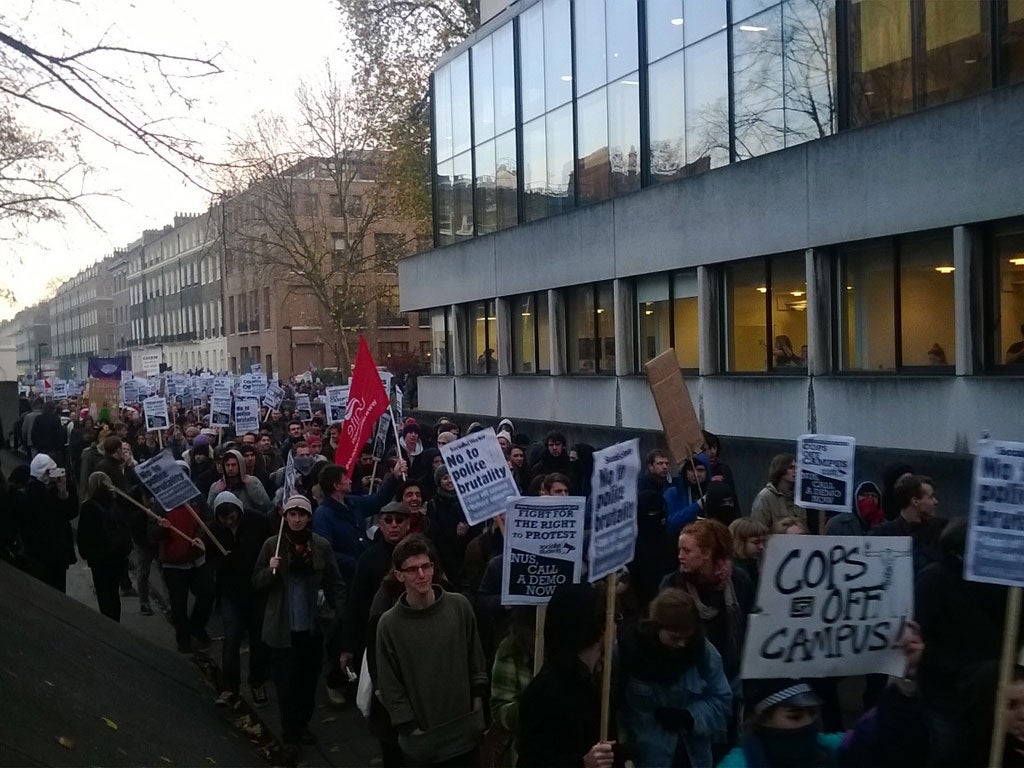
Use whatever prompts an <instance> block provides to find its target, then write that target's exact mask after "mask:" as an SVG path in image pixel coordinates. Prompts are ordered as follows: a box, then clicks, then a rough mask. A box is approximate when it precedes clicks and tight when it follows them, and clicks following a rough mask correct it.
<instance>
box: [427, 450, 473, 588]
mask: <svg viewBox="0 0 1024 768" xmlns="http://www.w3.org/2000/svg"><path fill="white" fill-rule="evenodd" d="M434 477H435V485H436V486H437V491H436V492H435V494H434V498H432V499H431V500H430V501H428V502H427V518H428V519H429V520H430V539H431V541H433V542H434V546H435V547H437V553H438V555H439V556H440V558H441V562H442V563H443V565H444V572H445V573H446V574H447V575H448V578H449V579H450V580H451V581H453V582H456V583H458V582H460V581H461V576H462V563H463V560H464V559H465V556H466V546H467V545H468V544H469V542H470V540H471V539H473V538H474V537H475V536H477V535H478V534H479V533H481V532H482V531H483V526H482V525H478V526H470V524H469V523H468V522H467V520H466V514H465V512H463V511H462V504H461V503H460V502H459V497H458V495H456V493H455V484H454V483H453V482H452V477H451V475H450V474H449V472H448V467H446V466H444V465H442V466H440V467H438V469H437V471H436V472H435V473H434Z"/></svg>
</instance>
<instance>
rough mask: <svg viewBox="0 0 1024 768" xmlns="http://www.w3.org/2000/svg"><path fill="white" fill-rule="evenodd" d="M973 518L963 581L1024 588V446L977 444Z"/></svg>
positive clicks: (971, 518) (971, 508) (971, 519)
mask: <svg viewBox="0 0 1024 768" xmlns="http://www.w3.org/2000/svg"><path fill="white" fill-rule="evenodd" d="M969 518H970V528H969V529H968V533H967V555H966V567H965V568H964V578H965V579H968V580H970V581H985V582H988V583H990V584H1005V585H1007V586H1010V587H1021V586H1024V558H1022V557H1021V551H1022V548H1024V443H1011V442H1005V441H1000V440H982V441H981V442H979V443H978V448H977V452H976V454H975V457H974V482H973V483H972V485H971V507H970V515H969Z"/></svg>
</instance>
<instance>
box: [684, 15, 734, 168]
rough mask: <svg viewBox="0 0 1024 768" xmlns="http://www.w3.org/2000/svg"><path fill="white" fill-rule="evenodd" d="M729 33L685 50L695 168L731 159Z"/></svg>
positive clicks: (690, 154)
mask: <svg viewBox="0 0 1024 768" xmlns="http://www.w3.org/2000/svg"><path fill="white" fill-rule="evenodd" d="M726 45H727V41H726V35H725V33H724V32H723V33H720V34H717V35H714V36H713V37H709V38H708V39H707V40H704V41H703V42H700V43H697V44H696V45H692V46H690V47H689V48H687V49H686V50H685V55H684V58H685V65H684V66H685V75H686V85H685V104H686V162H687V164H688V165H689V166H690V170H691V172H694V173H699V172H701V171H706V170H709V169H710V168H718V167H719V166H722V165H725V164H726V163H728V162H729V78H728V71H727V68H726V62H727V57H726Z"/></svg>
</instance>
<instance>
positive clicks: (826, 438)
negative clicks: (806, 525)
mask: <svg viewBox="0 0 1024 768" xmlns="http://www.w3.org/2000/svg"><path fill="white" fill-rule="evenodd" d="M856 447H857V441H856V440H855V439H854V438H852V437H844V436H842V435H800V437H799V438H797V442H796V498H795V499H794V503H795V504H796V505H797V506H798V507H803V508H805V509H825V510H828V511H829V512H849V511H850V510H851V509H852V508H853V455H854V453H855V449H856Z"/></svg>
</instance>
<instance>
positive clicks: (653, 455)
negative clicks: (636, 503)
mask: <svg viewBox="0 0 1024 768" xmlns="http://www.w3.org/2000/svg"><path fill="white" fill-rule="evenodd" d="M644 466H645V470H644V473H643V474H642V475H640V477H639V479H638V480H637V493H643V492H644V491H653V492H655V493H657V494H658V495H659V496H660V495H662V494H664V493H665V491H667V490H668V486H669V469H670V468H671V466H672V462H671V459H669V455H668V453H667V452H666V451H663V450H661V449H660V448H655V449H654V450H653V451H649V452H648V453H647V460H646V461H645V462H644Z"/></svg>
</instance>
